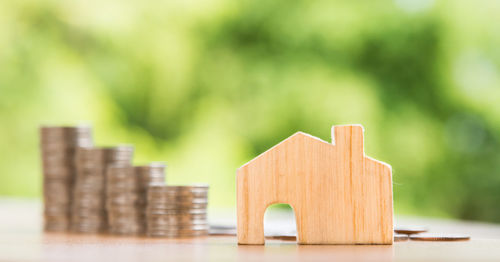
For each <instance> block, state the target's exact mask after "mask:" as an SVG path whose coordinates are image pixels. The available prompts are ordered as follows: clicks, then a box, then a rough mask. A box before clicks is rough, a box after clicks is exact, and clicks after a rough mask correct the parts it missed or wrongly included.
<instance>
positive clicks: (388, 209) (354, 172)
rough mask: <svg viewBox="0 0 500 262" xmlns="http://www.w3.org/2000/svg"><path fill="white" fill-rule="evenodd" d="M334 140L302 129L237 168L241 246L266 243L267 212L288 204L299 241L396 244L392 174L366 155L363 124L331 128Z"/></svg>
mask: <svg viewBox="0 0 500 262" xmlns="http://www.w3.org/2000/svg"><path fill="white" fill-rule="evenodd" d="M332 140H333V142H332V143H331V144H330V143H327V142H325V141H322V140H320V139H319V138H316V137H313V136H310V135H308V134H304V133H301V132H298V133H296V134H294V135H292V136H291V137H289V138H287V139H285V140H284V141H283V142H281V143H279V144H278V145H276V146H274V147H272V148H271V149H269V150H268V151H266V152H264V153H263V154H261V155H259V156H258V157H256V158H255V159H253V160H252V161H250V162H248V163H247V164H245V165H243V166H242V167H240V168H239V169H238V171H237V219H238V225H237V226H238V243H239V244H264V228H263V219H264V213H265V211H266V209H267V207H268V206H270V205H272V204H275V203H286V204H289V205H290V206H291V207H292V208H293V210H294V212H295V219H296V224H297V235H298V236H297V237H298V243H299V244H392V242H393V207H392V177H391V176H392V175H391V167H390V166H389V165H388V164H385V163H382V162H380V161H376V160H374V159H372V158H370V157H367V156H365V154H364V149H363V127H362V126H361V125H346V126H334V127H332Z"/></svg>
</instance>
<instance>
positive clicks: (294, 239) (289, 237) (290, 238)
mask: <svg viewBox="0 0 500 262" xmlns="http://www.w3.org/2000/svg"><path fill="white" fill-rule="evenodd" d="M266 239H272V240H282V241H297V237H296V236H285V235H283V236H280V235H278V236H266Z"/></svg>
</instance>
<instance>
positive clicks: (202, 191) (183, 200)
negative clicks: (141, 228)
mask: <svg viewBox="0 0 500 262" xmlns="http://www.w3.org/2000/svg"><path fill="white" fill-rule="evenodd" d="M207 197H208V186H207V185H194V186H166V185H158V186H150V187H149V189H148V198H147V202H148V207H147V210H146V216H147V235H148V236H152V237H173V238H179V237H181V238H182V237H195V236H204V235H207V234H208V229H209V226H208V223H207V204H208V199H207Z"/></svg>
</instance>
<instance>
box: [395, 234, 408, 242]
mask: <svg viewBox="0 0 500 262" xmlns="http://www.w3.org/2000/svg"><path fill="white" fill-rule="evenodd" d="M408 239H409V237H408V235H406V234H394V242H402V241H407V240H408Z"/></svg>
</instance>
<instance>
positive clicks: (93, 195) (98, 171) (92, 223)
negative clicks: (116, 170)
mask: <svg viewBox="0 0 500 262" xmlns="http://www.w3.org/2000/svg"><path fill="white" fill-rule="evenodd" d="M109 151H110V150H109V149H105V148H98V147H80V148H78V150H77V152H76V169H77V173H76V181H75V186H74V190H73V206H72V212H71V213H72V214H71V228H72V230H73V231H75V232H80V233H97V232H102V231H104V230H105V229H106V224H107V221H106V219H107V218H106V210H105V205H104V199H105V198H104V197H105V195H104V192H105V191H104V190H105V170H106V156H107V152H109Z"/></svg>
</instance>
